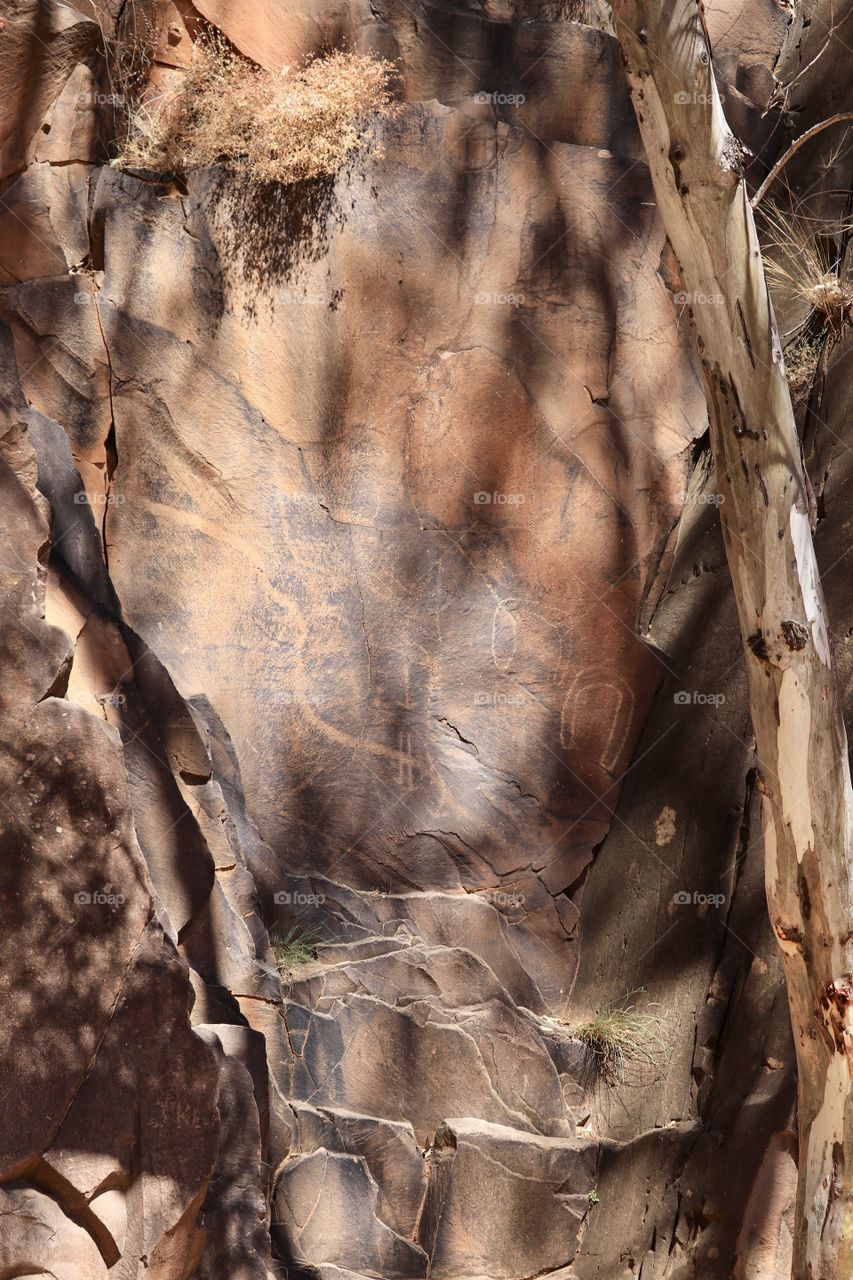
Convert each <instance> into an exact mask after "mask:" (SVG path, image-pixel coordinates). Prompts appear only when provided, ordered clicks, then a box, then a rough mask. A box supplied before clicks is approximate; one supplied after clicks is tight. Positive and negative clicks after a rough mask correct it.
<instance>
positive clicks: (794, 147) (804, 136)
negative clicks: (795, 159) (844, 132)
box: [750, 111, 853, 209]
mask: <svg viewBox="0 0 853 1280" xmlns="http://www.w3.org/2000/svg"><path fill="white" fill-rule="evenodd" d="M844 120H853V111H839V113H838V115H835V116H830V118H829V119H828V120H821V121H820V123H819V124H813V125H812V127H811V128H810V129H806V131H805V133H801V134H800V136H799V138H797V139H796V140H795V141H794V142H792V143H791V145H790V147H789V148H788V150H787V151H786V152H785V154H784V155H783V156H782V157H781V158H780V159H779V160H777V161H776V163H775V164H774V166H773V168H772V169H771V170H770V172H769V173H768V175H767V177H766V178H765V179H764V181H763V182H762V184H761V186H760V187H759V188H758V190H757V191H756V193H755V195H754V196H753V197H752V200H751V201H750V203H751V204H752V207H753V209H757V208H758V205H759V204H760V202H761V201H762V200H763V199H764V197H765V196H766V194H767V192H768V191H769V189H770V187H772V186H773V183H774V182H775V181H776V179H777V178H778V177H779V174H780V173H781V172H782V170H783V169H784V168H785V165H786V164H787V163H788V161H789V160H790V159H791V157H792V156H793V155H795V154H796V152H797V151H799V149H800V147H801V146H802V145H803V143H804V142H808V140H809V138H813V137H814V136H815V134H817V133H822V132H823V130H824V129H829V128H830V127H831V126H832V125H834V124H840V123H841V122H842V121H844Z"/></svg>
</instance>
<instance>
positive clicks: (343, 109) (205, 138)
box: [115, 31, 394, 183]
mask: <svg viewBox="0 0 853 1280" xmlns="http://www.w3.org/2000/svg"><path fill="white" fill-rule="evenodd" d="M393 74H394V68H393V67H392V65H391V64H390V63H388V62H384V61H381V60H379V59H377V58H373V57H369V56H367V55H364V54H358V53H344V52H341V51H336V52H334V53H330V54H329V55H328V56H326V57H323V58H314V59H310V60H308V61H307V62H305V63H304V64H303V65H302V66H300V67H282V68H281V70H279V71H276V72H272V71H265V70H264V69H263V68H261V67H258V66H256V65H255V64H254V63H252V62H250V61H248V59H246V58H244V57H242V56H241V55H240V54H239V53H237V52H236V51H235V50H234V49H233V48H232V47H231V45H229V44H228V42H227V41H226V40H225V39H224V37H222V36H221V34H220V33H218V32H215V31H213V32H207V33H205V34H203V35H202V36H200V37H199V39H198V40H197V41H196V44H195V47H194V51H193V60H192V63H191V65H190V67H189V68H188V69H187V71H186V73H185V75H184V77H183V81H182V84H181V86H180V88H179V89H177V90H175V91H173V92H171V93H163V94H161V95H159V96H154V95H151V94H149V95H148V96H145V95H143V96H141V97H140V98H138V99H137V100H136V101H134V102H133V103H131V104H130V106H129V107H128V111H127V121H126V138H125V141H124V145H123V146H122V148H121V151H120V154H119V156H118V157H117V159H116V161H115V163H116V164H118V165H120V166H122V167H133V166H137V167H141V168H148V169H157V170H159V171H161V172H169V173H182V172H186V171H187V170H189V169H201V168H206V167H207V166H209V165H215V164H224V165H226V166H228V167H230V168H232V169H234V170H237V171H238V172H240V173H242V174H245V175H247V176H248V177H249V178H251V179H253V180H255V181H256V182H259V183H269V182H279V183H294V182H300V181H303V180H304V179H311V178H318V177H321V176H324V175H329V174H333V173H335V172H336V171H337V170H338V169H339V168H340V166H341V164H342V163H343V162H344V161H345V160H346V158H347V157H348V156H349V155H351V154H352V153H353V152H354V151H357V150H359V149H360V148H362V147H363V146H365V145H366V142H367V138H368V131H369V126H370V123H371V120H372V119H374V118H375V117H376V116H379V115H387V114H389V112H390V111H391V110H392V95H391V92H390V83H391V78H392V75H393Z"/></svg>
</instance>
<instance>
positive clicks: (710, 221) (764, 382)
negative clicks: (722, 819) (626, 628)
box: [613, 0, 853, 1280]
mask: <svg viewBox="0 0 853 1280" xmlns="http://www.w3.org/2000/svg"><path fill="white" fill-rule="evenodd" d="M613 8H614V16H615V19H616V32H617V37H618V39H619V42H620V45H621V48H622V54H623V60H624V62H625V64H626V70H627V74H628V81H629V85H630V88H631V94H632V98H633V102H634V108H635V111H636V114H637V120H638V122H639V126H640V131H641V134H642V138H643V142H644V145H645V151H646V155H647V158H648V162H649V168H650V170H651V174H652V179H653V182H654V189H655V195H656V198H657V204H658V209H659V211H660V215H661V219H662V221H663V225H664V228H665V230H666V232H667V235H668V237H669V240H670V242H671V244H672V247H673V249H674V251H675V254H676V256H677V258H678V261H679V264H680V266H681V272H682V276H683V281H684V288H685V290H686V291H687V292H688V294H691V295H693V296H694V297H695V298H696V302H695V304H694V305H693V306H692V308H691V319H692V321H693V323H694V326H695V332H696V342H697V345H698V350H699V355H700V358H701V361H702V367H703V370H704V374H705V382H706V391H707V400H708V408H709V416H710V421H711V439H712V444H713V450H714V458H715V462H716V468H717V483H718V488H719V492H720V495H721V496H722V498H723V503H722V506H721V516H722V523H723V534H724V539H725V544H726V552H727V555H728V560H729V565H730V568H731V574H732V580H733V583H734V589H735V595H736V598H737V606H738V613H739V617H740V624H741V630H742V632H743V638H744V644H745V650H746V662H747V667H748V670H749V687H750V701H751V710H752V721H753V726H754V729H755V735H756V741H757V746H758V756H759V766H760V778H761V788H762V793H763V813H764V830H765V859H766V883H767V898H768V905H769V909H770V917H771V922H772V925H773V928H774V930H775V933H776V936H777V938H778V940H779V945H780V947H781V949H782V954H783V957H784V964H785V975H786V980H787V984H788V995H789V1002H790V1009H791V1019H792V1024H793V1029H794V1039H795V1043H796V1046H797V1063H798V1071H799V1126H800V1167H799V1184H798V1233H797V1239H796V1242H795V1250H794V1277H795V1280H850V1278H851V1277H853V1083H851V1080H852V1079H853V1010H851V1005H850V1001H851V998H853V883H851V882H852V881H853V875H851V849H853V793H851V786H850V773H849V768H848V764H847V740H846V735H845V731H844V725H843V721H842V718H841V712H840V706H839V699H838V694H837V690H836V684H835V676H834V672H833V667H832V656H831V650H830V645H829V636H828V629H827V623H826V616H825V609H824V603H823V597H822V593H821V587H820V582H819V578H818V570H817V563H816V561H815V556H814V548H813V545H812V538H811V528H810V524H809V504H808V495H807V487H806V479H805V475H804V470H803V464H802V457H801V453H800V448H799V441H798V438H797V432H796V427H795V424H794V418H793V413H792V409H791V399H790V395H789V392H788V385H787V381H786V378H785V371H784V363H783V357H782V350H781V345H780V342H779V337H778V333H777V330H776V322H775V318H774V315H773V309H772V306H771V304H770V299H769V295H768V292H767V286H766V283H765V279H764V270H763V266H762V261H761V253H760V250H759V247H758V241H757V238H756V234H755V228H754V225H753V220H752V210H751V208H750V204H749V199H748V196H747V192H746V187H745V184H744V182H743V180H742V177H741V149H740V146H739V144H738V142H737V141H736V139H735V138H734V137H733V135H732V134H731V132H730V130H729V128H728V126H727V124H726V120H725V116H724V114H723V110H722V107H721V104H720V98H719V94H718V92H717V88H716V85H715V82H714V76H713V71H712V68H711V63H710V50H709V49H708V47H707V44H706V37H705V33H704V25H703V23H702V21H701V18H700V15H699V12H698V10H697V7H696V3H695V0H663V2H661V0H615V2H614V5H613ZM716 297H719V298H720V299H721V301H720V302H718V303H717V302H714V301H713V299H714V298H716ZM698 784H699V785H701V779H699V780H698Z"/></svg>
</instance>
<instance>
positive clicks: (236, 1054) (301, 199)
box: [0, 0, 853, 1280]
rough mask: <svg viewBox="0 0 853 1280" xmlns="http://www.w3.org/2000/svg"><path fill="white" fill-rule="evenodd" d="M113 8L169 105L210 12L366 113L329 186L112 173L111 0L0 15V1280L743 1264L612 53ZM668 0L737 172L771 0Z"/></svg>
mask: <svg viewBox="0 0 853 1280" xmlns="http://www.w3.org/2000/svg"><path fill="white" fill-rule="evenodd" d="M139 8H140V13H141V15H142V17H141V18H139V21H142V20H143V19H145V20H146V21H150V23H151V29H152V30H153V31H155V32H156V61H155V66H154V73H156V74H167V73H168V74H170V75H173V74H174V75H177V74H179V73H180V71H179V69H180V67H181V66H183V65H185V64H186V62H187V61H188V59H189V57H190V50H191V44H192V39H193V38H194V36H195V35H196V34H197V31H198V28H199V23H200V21H201V19H206V20H207V21H209V22H211V23H213V24H215V25H216V26H217V27H218V28H219V29H220V30H221V31H222V32H223V34H224V35H225V36H226V37H227V38H228V40H230V41H231V42H232V44H233V45H234V47H235V48H236V49H238V50H240V51H241V52H242V53H244V54H245V55H246V56H248V57H251V58H253V59H255V60H256V61H257V62H259V63H261V64H262V65H264V66H266V67H276V66H278V65H280V64H281V62H282V61H291V62H292V61H294V60H295V59H297V58H298V57H300V56H302V55H303V54H305V53H307V52H310V51H314V50H315V49H317V48H319V47H321V46H322V45H323V43H324V42H326V43H328V42H330V41H331V42H340V41H341V40H344V39H346V40H348V41H349V43H350V44H351V45H353V46H354V47H357V48H361V49H369V50H374V51H376V52H381V53H383V54H385V55H386V56H389V57H393V58H396V59H398V60H399V65H400V69H401V85H402V89H401V94H402V97H403V99H404V101H403V103H402V105H401V107H400V110H399V112H398V113H397V114H396V115H395V116H394V117H393V118H392V119H391V120H389V121H386V122H384V123H383V124H381V125H378V126H377V128H376V137H375V139H374V144H373V145H372V146H371V148H369V149H368V150H367V152H366V153H364V154H362V155H359V157H358V159H357V161H354V162H353V163H352V164H351V165H350V166H348V168H347V169H346V171H344V172H342V173H340V174H339V175H338V176H337V178H336V179H335V180H334V181H331V180H330V181H328V182H326V181H318V182H315V183H310V184H303V185H301V186H299V187H295V188H290V189H280V188H275V187H270V188H267V189H264V190H260V191H259V190H257V189H256V188H249V187H247V186H246V185H245V184H244V183H241V182H240V181H239V180H238V179H235V177H234V176H233V175H229V173H228V172H227V171H226V170H225V169H213V170H204V171H196V172H193V173H190V174H188V175H187V176H186V179H184V178H181V179H167V178H165V177H164V176H163V175H156V174H152V173H150V172H147V171H145V172H143V171H136V172H123V171H120V170H119V169H117V168H116V167H115V166H110V165H109V164H108V163H107V160H108V152H107V149H106V148H107V144H108V140H109V138H110V135H111V106H110V103H109V101H107V99H108V97H109V92H110V89H109V84H108V82H107V80H106V79H105V68H104V59H103V41H104V37H105V35H106V37H107V38H110V36H111V35H113V34H114V24H115V19H116V18H117V17H118V18H119V28H118V35H119V38H121V37H122V31H123V30H124V28H123V26H122V23H125V22H126V21H127V15H126V14H124V13H123V12H122V13H120V12H119V11H120V10H123V6H119V5H116V4H111V3H106V0H105V2H104V3H97V4H95V3H92V2H91V0H80V3H78V4H74V5H72V4H65V3H60V0H15V2H13V0H5V2H4V0H0V19H2V23H3V26H2V31H0V85H2V88H3V93H2V95H0V101H2V107H1V108H0V129H2V137H0V157H2V160H3V165H4V169H3V174H4V175H5V176H4V177H3V178H2V184H1V185H0V226H2V229H3V234H2V237H0V240H2V243H0V297H2V329H1V330H0V396H2V398H0V409H2V418H0V433H2V434H0V487H2V492H3V497H4V503H3V513H4V514H3V518H2V521H1V522H0V532H2V539H3V543H2V546H3V550H2V553H0V583H2V592H3V599H4V602H5V606H6V608H5V613H6V626H5V627H4V629H3V632H2V645H3V649H4V658H5V666H4V674H5V679H4V681H3V685H2V688H0V733H2V738H3V745H4V750H3V752H2V757H0V770H2V790H0V812H2V837H0V838H2V842H3V853H4V857H3V859H2V870H0V879H2V887H0V895H2V896H1V897H0V900H2V903H3V909H4V920H8V921H9V924H10V927H8V928H6V929H4V930H3V931H2V934H0V947H2V948H3V949H4V951H5V952H6V954H5V955H4V958H3V962H2V964H0V975H2V976H1V977H0V981H2V983H3V984H4V996H5V1001H4V1009H5V1010H6V1011H7V1013H6V1018H5V1019H4V1024H3V1025H4V1031H3V1036H4V1057H3V1062H4V1070H3V1072H2V1075H0V1101H2V1103H3V1106H2V1110H0V1115H2V1116H3V1117H4V1118H3V1120H0V1150H2V1158H0V1182H2V1188H0V1191H2V1195H3V1198H4V1208H3V1217H2V1222H3V1224H4V1225H3V1226H2V1227H0V1271H2V1274H3V1275H6V1274H8V1275H10V1276H11V1275H19V1274H21V1275H23V1274H30V1273H32V1274H38V1273H40V1272H46V1273H51V1274H54V1275H56V1276H58V1277H61V1280H77V1278H78V1277H79V1280H90V1278H91V1277H98V1276H101V1275H103V1276H106V1275H107V1274H108V1273H109V1275H111V1276H112V1275H115V1276H118V1277H120V1278H121V1280H141V1277H143V1276H145V1275H150V1276H151V1277H154V1278H156V1280H187V1278H188V1277H190V1276H195V1277H198V1280H224V1278H225V1277H228V1280H268V1277H271V1276H273V1275H278V1274H291V1273H292V1274H293V1275H294V1276H297V1275H306V1276H315V1277H318V1278H319V1280H347V1278H348V1277H358V1276H370V1277H386V1276H387V1277H389V1280H391V1278H394V1280H396V1278H397V1277H400V1278H408V1277H426V1276H427V1275H430V1276H432V1277H435V1278H436V1280H482V1278H484V1277H489V1278H490V1280H491V1278H494V1280H523V1278H525V1277H530V1276H534V1275H535V1276H540V1275H545V1274H553V1275H554V1276H555V1278H559V1280H570V1277H571V1278H573V1280H592V1278H593V1277H600V1278H601V1280H604V1278H605V1277H606V1278H607V1280H610V1278H611V1277H614V1278H615V1277H618V1278H619V1280H623V1278H627V1277H629V1276H636V1277H639V1276H640V1275H641V1274H642V1275H643V1277H646V1276H650V1275H653V1276H654V1277H655V1278H656V1280H659V1278H661V1277H667V1278H669V1277H672V1278H676V1277H682V1276H685V1277H686V1276H687V1275H693V1274H701V1275H702V1276H703V1277H708V1278H709V1280H717V1278H718V1277H719V1280H729V1277H730V1276H732V1275H733V1274H734V1275H737V1276H738V1277H740V1278H741V1280H747V1278H748V1280H777V1277H780V1276H781V1275H782V1274H783V1272H784V1267H785V1259H786V1257H787V1254H786V1249H788V1250H789V1235H790V1196H791V1184H792V1158H791V1154H790V1153H791V1150H792V1143H791V1138H790V1125H791V1122H792V1106H793V1096H794V1082H793V1053H792V1050H791V1047H790V1044H789V1038H788V1033H787V1015H786V1007H785V992H784V984H783V982H782V976H781V970H780V966H779V964H778V960H777V956H776V953H775V949H774V945H773V941H772V938H771V937H770V931H769V927H768V925H767V923H766V919H765V916H766V912H765V909H764V905H763V901H762V898H763V889H762V867H761V848H760V838H759V835H758V831H759V827H758V822H757V818H756V817H755V813H754V807H755V805H754V800H755V796H754V790H755V778H754V770H753V767H752V758H751V753H750V745H749V741H748V737H747V734H748V712H747V707H746V700H745V688H744V681H743V675H742V667H741V664H740V661H739V656H740V641H739V637H738V633H737V626H736V621H735V617H734V608H733V604H732V602H731V600H730V590H729V585H728V583H727V580H726V574H725V569H724V557H723V552H722V546H721V543H720V539H719V532H718V525H717V521H716V516H715V507H714V504H713V497H714V494H713V485H712V481H711V477H710V474H709V468H708V463H707V458H706V456H705V455H704V453H703V452H702V445H701V439H702V436H703V434H704V432H705V428H706V414H705V408H704V400H703V393H702V388H701V383H700V379H699V377H698V376H697V370H696V367H695V362H694V358H693V355H692V353H691V346H690V336H689V329H688V319H689V317H688V315H687V304H684V303H683V302H679V300H678V299H677V298H676V300H675V304H674V302H673V296H672V295H673V294H674V293H675V294H677V293H678V289H679V279H678V272H677V267H676V265H675V264H674V263H673V262H672V261H671V255H670V254H669V252H668V250H667V246H666V244H665V240H664V237H663V234H662V232H661V229H660V226H659V224H658V222H657V219H656V215H655V208H654V203H653V199H652V195H651V187H650V183H649V179H648V174H647V171H646V168H645V165H644V163H643V160H642V156H641V155H640V152H639V144H638V138H637V134H636V130H635V126H634V122H633V115H632V109H631V106H630V103H629V101H628V98H627V93H626V90H625V87H624V84H623V82H622V79H621V73H620V68H619V60H618V54H617V50H616V47H615V42H614V40H613V38H612V36H611V35H610V34H609V33H608V31H607V30H606V29H605V28H606V22H604V21H600V22H598V25H595V24H594V22H593V20H592V19H593V17H594V15H593V14H592V10H591V9H590V11H589V12H586V13H585V14H574V15H572V16H573V17H575V18H577V17H584V16H585V17H586V19H587V22H586V24H583V23H581V22H580V21H575V20H570V16H569V15H567V14H566V13H564V12H563V9H562V6H550V7H549V6H541V7H540V8H539V9H537V10H536V11H535V12H533V11H526V10H523V9H522V7H519V6H510V5H495V4H489V5H485V6H456V7H453V6H450V5H433V4H426V5H417V6H415V8H414V9H411V8H409V7H408V6H404V5H399V4H396V3H394V0H381V3H379V4H377V5H370V6H368V5H364V4H352V5H349V6H340V5H338V6H335V5H334V4H331V3H327V0H322V2H321V0H315V3H313V4H312V5H311V6H309V7H305V6H288V5H284V4H282V5H279V4H277V3H275V4H273V3H272V2H271V0H251V2H249V0H241V3H240V4H237V3H228V2H226V0H197V3H196V5H195V7H194V6H193V5H191V4H190V3H188V2H184V0H181V2H180V3H177V2H176V3H175V4H171V3H163V2H160V0H158V2H157V3H153V2H152V3H149V4H147V5H142V6H140V7H139ZM707 8H708V21H709V26H710V28H711V30H712V36H713V38H714V40H715V42H716V45H717V47H718V48H719V63H720V65H719V75H720V77H721V81H722V83H723V85H724V87H725V90H726V93H727V95H728V97H727V109H729V110H730V111H731V113H732V118H733V119H737V121H738V127H739V130H740V131H741V132H742V134H743V136H745V137H746V138H747V139H748V140H749V141H750V145H752V146H753V149H758V147H759V146H760V145H762V144H763V143H764V142H765V141H766V139H767V138H768V137H770V136H771V134H772V129H771V127H770V126H771V125H772V123H773V120H775V119H776V117H775V116H774V117H772V119H771V120H770V122H769V123H768V121H762V118H761V110H762V109H763V108H764V106H765V105H766V102H767V98H768V97H769V94H770V92H771V90H772V87H773V68H774V64H775V61H776V58H777V56H778V54H779V50H780V46H781V43H782V40H783V36H784V33H785V31H784V18H783V15H781V14H780V12H778V11H777V10H776V9H775V8H774V7H772V5H770V4H769V3H766V4H765V3H759V0H751V2H750V3H748V4H746V5H741V6H740V8H738V7H737V6H734V8H733V7H732V6H731V5H729V6H728V7H725V6H723V5H717V6H710V5H709V6H707ZM802 56H803V57H804V58H805V57H806V54H805V53H804V54H803V55H802ZM836 109H838V110H840V109H843V108H842V107H840V106H837V107H836ZM767 145H768V146H769V147H770V150H769V151H766V152H765V154H763V155H762V161H765V162H766V161H769V158H772V147H773V146H775V145H776V143H775V142H771V143H770V144H767ZM847 177H848V178H849V175H847ZM835 185H836V186H837V185H839V184H838V183H837V182H836V183H835ZM842 185H843V184H842ZM848 186H849V182H848ZM845 189H846V188H845ZM845 361H846V356H845V354H844V352H843V351H839V352H838V353H837V355H836V357H835V358H834V362H833V365H832V368H831V370H830V374H829V375H828V379H829V384H830V385H829V386H828V389H827V391H826V396H827V404H826V406H824V409H823V418H824V419H825V420H826V421H830V420H831V421H832V422H834V423H835V425H834V427H833V428H832V432H833V434H834V444H833V446H829V445H827V443H826V438H825V437H822V438H820V440H819V442H818V443H819V444H820V445H821V447H822V448H823V450H824V453H821V454H820V455H819V456H820V459H821V462H822V463H823V462H825V465H826V469H827V470H826V475H827V477H829V467H830V466H831V465H833V461H834V457H835V454H834V453H833V447H834V448H835V452H837V453H838V454H839V461H838V463H837V464H836V465H834V467H833V471H832V476H831V479H829V478H827V481H826V489H825V493H826V503H827V505H826V521H825V524H824V526H823V527H822V529H821V532H820V534H819V538H820V537H824V538H825V541H828V542H829V543H830V546H829V547H828V548H827V549H826V552H827V568H828V570H829V572H828V573H827V582H826V586H827V593H828V596H829V600H830V612H831V614H832V615H833V617H834V618H835V619H836V628H837V634H838V636H839V637H843V636H844V634H845V630H844V629H845V626H853V618H851V616H850V615H851V608H850V606H851V602H850V600H849V598H848V597H849V593H847V594H846V595H845V590H846V589H844V588H842V585H841V584H842V576H841V575H840V574H837V573H835V574H833V573H832V572H831V564H832V559H833V558H838V557H841V556H842V554H843V548H844V546H845V545H846V543H845V542H844V524H843V520H842V519H839V518H837V517H835V518H834V512H835V505H834V504H833V502H832V500H831V499H832V496H833V494H834V493H835V492H838V493H839V494H840V493H841V492H842V491H843V486H844V475H843V471H844V467H843V462H842V461H841V458H842V457H843V450H844V448H845V447H846V446H844V445H843V438H844V434H845V431H846V430H847V426H846V423H847V421H848V418H849V415H846V414H845V412H844V407H845V405H846V400H845V399H844V395H843V393H842V389H843V387H844V386H845V385H846V384H845V376H846V371H847V363H845ZM827 451H828V452H827ZM816 456H818V455H816ZM839 506H840V503H839ZM845 643H846V642H844V641H841V642H840V643H839V648H840V650H841V653H840V664H841V669H842V671H844V672H848V673H849V671H850V669H851V664H850V661H849V655H848V654H847V650H846V648H845ZM270 930H272V931H273V939H274V940H275V938H276V936H278V938H279V939H281V938H282V937H284V938H285V939H287V938H288V937H289V938H290V940H291V942H292V940H293V939H294V938H297V939H299V938H300V937H301V938H303V940H307V942H308V944H310V945H309V951H310V953H311V957H312V958H311V959H310V960H307V961H306V958H305V955H304V954H303V955H302V956H301V957H299V958H297V959H294V958H293V956H288V952H287V945H286V942H285V944H284V945H283V946H282V943H281V941H279V962H278V963H277V960H276V956H275V954H274V951H273V947H272V946H271V942H270V932H269V931H270ZM628 997H630V1001H633V1002H634V1003H637V1004H639V1005H640V1006H641V1007H642V1008H643V1009H644V1010H646V1013H647V1014H648V1015H649V1016H650V1017H651V1019H652V1022H651V1023H650V1025H654V1027H655V1028H656V1030H655V1032H654V1044H653V1045H646V1046H644V1052H643V1053H641V1054H640V1055H639V1057H638V1059H637V1060H632V1061H631V1062H630V1063H629V1064H628V1068H627V1069H626V1071H625V1072H624V1074H623V1076H622V1077H621V1078H620V1079H618V1080H616V1081H613V1080H610V1081H608V1079H607V1078H606V1077H602V1076H601V1073H600V1072H599V1073H596V1070H595V1066H596V1063H595V1058H594V1056H591V1055H590V1052H589V1050H587V1049H585V1048H584V1046H583V1045H582V1044H581V1042H580V1041H579V1040H578V1039H576V1038H574V1037H573V1036H572V1028H577V1026H578V1025H580V1024H581V1023H583V1022H585V1021H589V1020H591V1019H592V1018H594V1017H595V1015H596V1014H597V1013H598V1012H600V1011H601V1010H602V1009H603V1008H606V1007H607V1006H608V1005H612V1004H613V1003H614V1002H615V1003H617V1004H618V1003H619V1002H620V1001H622V1002H625V1000H626V998H628ZM36 1100H37V1105H36ZM6 1224H7V1225H6Z"/></svg>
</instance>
